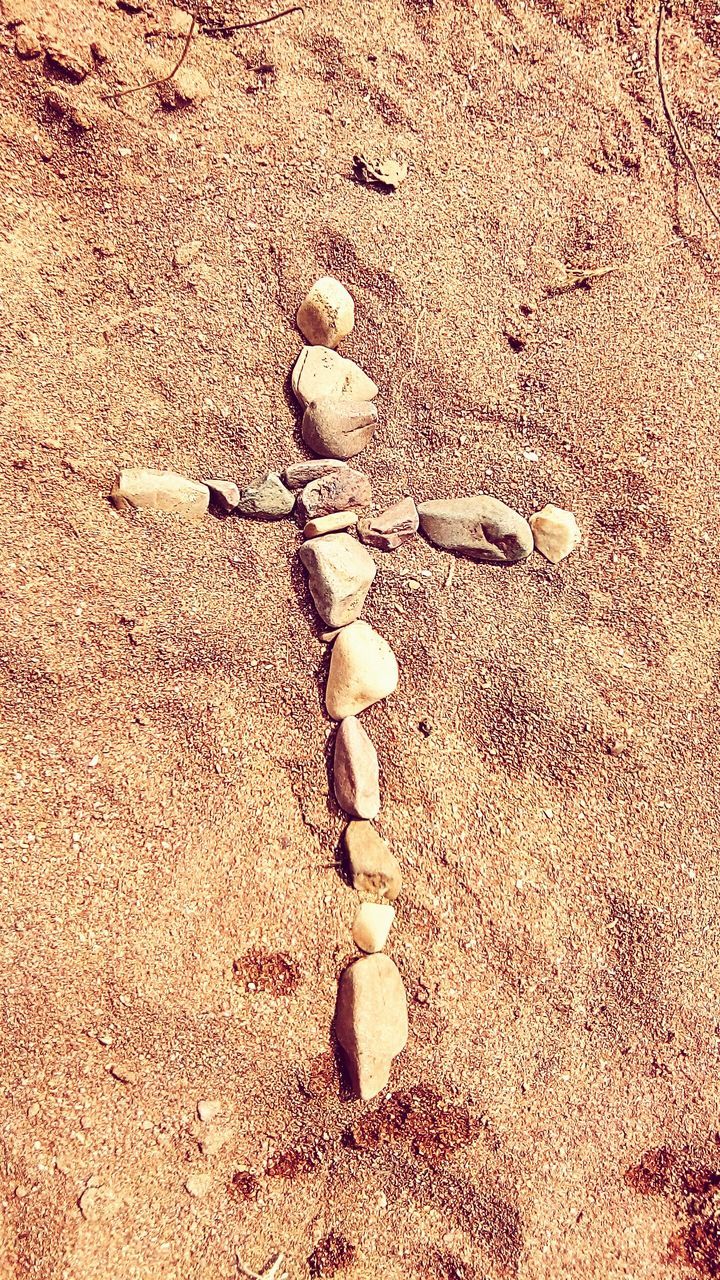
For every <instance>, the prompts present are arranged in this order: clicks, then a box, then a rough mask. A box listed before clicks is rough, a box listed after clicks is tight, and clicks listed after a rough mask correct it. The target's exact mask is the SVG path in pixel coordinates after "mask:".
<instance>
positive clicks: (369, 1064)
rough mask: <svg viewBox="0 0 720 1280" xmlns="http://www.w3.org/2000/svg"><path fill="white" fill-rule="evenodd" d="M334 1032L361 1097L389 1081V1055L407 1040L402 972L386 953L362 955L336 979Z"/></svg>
mask: <svg viewBox="0 0 720 1280" xmlns="http://www.w3.org/2000/svg"><path fill="white" fill-rule="evenodd" d="M335 1034H336V1036H337V1038H338V1042H339V1044H340V1047H341V1048H342V1050H343V1052H344V1054H345V1058H346V1061H347V1065H348V1069H349V1071H350V1075H351V1079H352V1085H353V1088H354V1089H355V1091H356V1092H357V1093H358V1094H359V1096H360V1097H361V1098H363V1099H368V1098H374V1097H375V1096H376V1095H377V1094H378V1093H380V1092H381V1090H382V1089H384V1088H385V1087H386V1085H387V1083H388V1081H389V1079H390V1068H391V1066H392V1061H393V1058H395V1057H397V1055H398V1054H399V1053H402V1050H403V1049H404V1048H405V1045H406V1044H407V1037H408V1015H407V997H406V995H405V987H404V986H403V980H402V978H401V977H400V973H399V971H398V969H397V967H396V965H395V964H394V963H393V961H392V960H391V959H390V957H389V956H386V955H370V956H361V958H360V959H359V960H355V961H353V963H352V964H351V965H348V967H347V969H345V971H344V972H343V974H342V975H341V978H340V985H339V987H338V998H337V1005H336V1009H335Z"/></svg>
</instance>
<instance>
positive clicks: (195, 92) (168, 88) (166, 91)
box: [158, 67, 212, 110]
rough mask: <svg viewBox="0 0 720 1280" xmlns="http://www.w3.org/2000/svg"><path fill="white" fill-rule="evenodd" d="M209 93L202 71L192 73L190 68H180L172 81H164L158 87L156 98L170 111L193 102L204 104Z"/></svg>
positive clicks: (209, 89) (208, 86)
mask: <svg viewBox="0 0 720 1280" xmlns="http://www.w3.org/2000/svg"><path fill="white" fill-rule="evenodd" d="M211 92H212V90H211V88H210V85H209V84H208V82H207V80H206V79H205V76H204V75H203V74H202V71H194V70H193V69H192V68H191V67H181V69H180V70H179V71H176V72H175V75H174V76H173V78H172V80H165V81H163V82H162V83H161V84H159V85H158V97H159V98H160V101H161V102H162V104H163V106H164V107H168V108H169V109H170V110H172V109H173V108H175V107H187V106H189V105H190V104H191V103H193V102H205V100H206V98H209V97H210V94H211Z"/></svg>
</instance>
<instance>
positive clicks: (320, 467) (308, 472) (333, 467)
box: [282, 458, 347, 489]
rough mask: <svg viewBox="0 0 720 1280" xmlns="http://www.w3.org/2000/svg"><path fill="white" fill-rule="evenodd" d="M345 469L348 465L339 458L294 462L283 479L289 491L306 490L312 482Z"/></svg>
mask: <svg viewBox="0 0 720 1280" xmlns="http://www.w3.org/2000/svg"><path fill="white" fill-rule="evenodd" d="M343 467H347V463H346V462H341V461H340V459H339V458H312V459H311V460H310V461H309V462H292V463H291V464H290V466H289V467H286V468H285V470H284V471H283V474H282V478H283V480H284V481H285V484H286V485H287V487H288V489H304V488H305V485H306V484H310V481H311V480H319V479H320V477H321V476H327V475H329V474H330V473H331V472H333V471H338V470H341V469H342V468H343Z"/></svg>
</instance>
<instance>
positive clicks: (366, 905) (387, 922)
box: [352, 902, 395, 955]
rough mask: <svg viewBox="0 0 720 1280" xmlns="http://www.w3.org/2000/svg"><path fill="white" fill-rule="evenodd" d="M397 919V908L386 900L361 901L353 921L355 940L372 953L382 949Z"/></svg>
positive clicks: (358, 945) (362, 948)
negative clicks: (389, 904)
mask: <svg viewBox="0 0 720 1280" xmlns="http://www.w3.org/2000/svg"><path fill="white" fill-rule="evenodd" d="M394 919H395V908H394V907H391V906H388V904H387V903H385V902H361V903H360V906H359V907H358V909H357V911H356V912H355V919H354V921H353V927H352V936H353V941H354V943H355V945H356V946H357V947H359V948H360V950H361V951H367V952H368V953H369V954H370V955H372V954H374V953H375V952H376V951H382V949H383V947H384V946H385V943H386V942H387V940H388V935H389V933H390V930H391V928H392V923H393V920H394Z"/></svg>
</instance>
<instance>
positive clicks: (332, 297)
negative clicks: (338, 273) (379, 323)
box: [297, 276, 355, 347]
mask: <svg viewBox="0 0 720 1280" xmlns="http://www.w3.org/2000/svg"><path fill="white" fill-rule="evenodd" d="M297 325H298V329H299V330H300V332H301V334H302V336H303V338H304V339H305V341H306V342H310V343H312V344H313V345H320V346H323V347H336V346H337V345H338V343H340V342H342V340H343V338H346V337H347V335H348V334H349V333H351V332H352V330H353V329H354V327H355V303H354V302H353V300H352V296H351V294H349V293H348V291H347V289H346V288H345V285H344V284H341V283H340V281H339V280H336V279H335V277H334V276H322V278H321V279H320V280H318V281H316V283H315V284H314V285H313V287H312V289H310V291H309V293H308V294H307V295H306V297H305V299H304V301H303V302H302V303H301V304H300V307H299V309H298V313H297Z"/></svg>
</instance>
